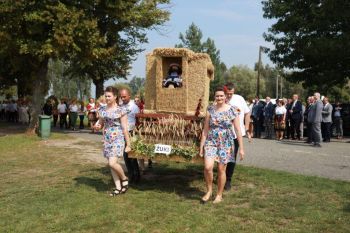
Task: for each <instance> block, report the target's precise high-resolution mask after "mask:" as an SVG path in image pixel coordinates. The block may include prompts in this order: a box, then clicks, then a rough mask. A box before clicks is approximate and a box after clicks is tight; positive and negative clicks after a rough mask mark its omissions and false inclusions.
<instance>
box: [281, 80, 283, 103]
mask: <svg viewBox="0 0 350 233" xmlns="http://www.w3.org/2000/svg"><path fill="white" fill-rule="evenodd" d="M282 81H283V76H281V98H283V92H282V89H283V82H282Z"/></svg>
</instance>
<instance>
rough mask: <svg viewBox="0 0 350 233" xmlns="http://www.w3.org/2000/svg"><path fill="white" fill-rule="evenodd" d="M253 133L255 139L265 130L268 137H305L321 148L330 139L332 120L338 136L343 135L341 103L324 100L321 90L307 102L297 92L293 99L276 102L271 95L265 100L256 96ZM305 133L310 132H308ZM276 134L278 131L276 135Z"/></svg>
mask: <svg viewBox="0 0 350 233" xmlns="http://www.w3.org/2000/svg"><path fill="white" fill-rule="evenodd" d="M249 107H250V110H251V127H250V128H251V132H252V136H253V137H255V138H261V136H262V131H263V130H264V132H265V138H267V139H272V138H273V137H274V135H275V138H276V140H284V139H292V140H303V139H304V138H307V140H306V142H307V143H313V144H314V146H316V147H320V146H321V144H320V142H321V141H323V142H325V143H327V142H330V139H331V135H332V132H331V130H332V127H331V126H332V123H333V121H334V124H335V126H336V136H337V138H338V139H341V138H342V137H343V129H342V128H343V127H342V116H341V107H340V103H336V105H335V109H334V111H333V105H332V104H330V103H329V99H328V98H327V97H323V98H322V100H321V95H320V93H318V92H316V93H314V95H313V96H309V97H308V99H307V103H306V105H305V104H303V103H302V102H301V101H300V100H299V96H298V95H297V94H294V95H293V97H292V98H291V99H286V98H284V99H277V100H276V103H272V101H271V98H270V97H266V98H265V100H264V101H261V100H260V99H259V98H255V99H254V100H252V101H251V104H250V106H249ZM304 132H307V134H306V135H304ZM273 133H274V134H273Z"/></svg>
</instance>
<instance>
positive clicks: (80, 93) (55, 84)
mask: <svg viewBox="0 0 350 233" xmlns="http://www.w3.org/2000/svg"><path fill="white" fill-rule="evenodd" d="M68 66H69V63H68V62H63V61H61V60H59V59H55V60H52V59H51V60H50V61H49V66H48V76H49V80H50V84H51V85H50V86H51V89H52V95H54V96H56V97H57V98H62V97H68V98H70V99H71V98H79V99H81V100H84V99H88V98H89V97H90V89H91V79H90V78H86V77H79V76H74V77H71V75H70V74H67V68H68Z"/></svg>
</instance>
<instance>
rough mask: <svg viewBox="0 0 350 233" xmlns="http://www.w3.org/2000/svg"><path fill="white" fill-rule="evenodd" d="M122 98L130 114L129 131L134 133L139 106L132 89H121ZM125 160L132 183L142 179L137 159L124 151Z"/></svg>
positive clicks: (123, 105)
mask: <svg viewBox="0 0 350 233" xmlns="http://www.w3.org/2000/svg"><path fill="white" fill-rule="evenodd" d="M119 96H120V99H121V100H122V102H123V103H122V105H121V106H122V107H124V108H126V111H127V114H128V131H129V133H132V131H133V130H134V128H135V125H136V114H137V113H139V112H140V109H139V107H137V105H136V104H135V102H134V101H132V100H131V96H130V91H129V90H128V89H121V90H120V91H119ZM124 161H125V165H126V168H127V169H128V175H129V178H130V181H129V182H130V183H134V182H135V183H137V182H139V181H140V178H141V176H140V168H139V164H138V163H137V159H130V158H129V157H128V153H126V152H124Z"/></svg>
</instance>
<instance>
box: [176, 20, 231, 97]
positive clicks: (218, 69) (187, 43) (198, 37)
mask: <svg viewBox="0 0 350 233" xmlns="http://www.w3.org/2000/svg"><path fill="white" fill-rule="evenodd" d="M179 39H180V41H181V42H180V43H179V44H176V45H175V47H176V48H188V49H191V50H192V51H194V52H197V53H207V54H208V55H209V56H210V58H211V61H212V63H213V65H214V68H215V71H214V76H215V78H214V81H213V82H212V83H211V84H210V96H211V97H213V94H214V93H213V92H214V90H215V88H216V87H218V86H221V85H223V84H224V83H225V80H224V73H225V72H226V70H227V68H226V65H225V64H224V63H223V62H221V60H220V50H218V49H217V48H216V46H215V42H214V40H212V39H210V38H207V40H206V41H204V42H202V39H203V33H202V31H201V29H200V28H199V27H198V26H196V25H195V24H194V23H192V24H191V25H190V26H189V28H188V29H187V30H186V32H185V34H182V33H180V36H179Z"/></svg>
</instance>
